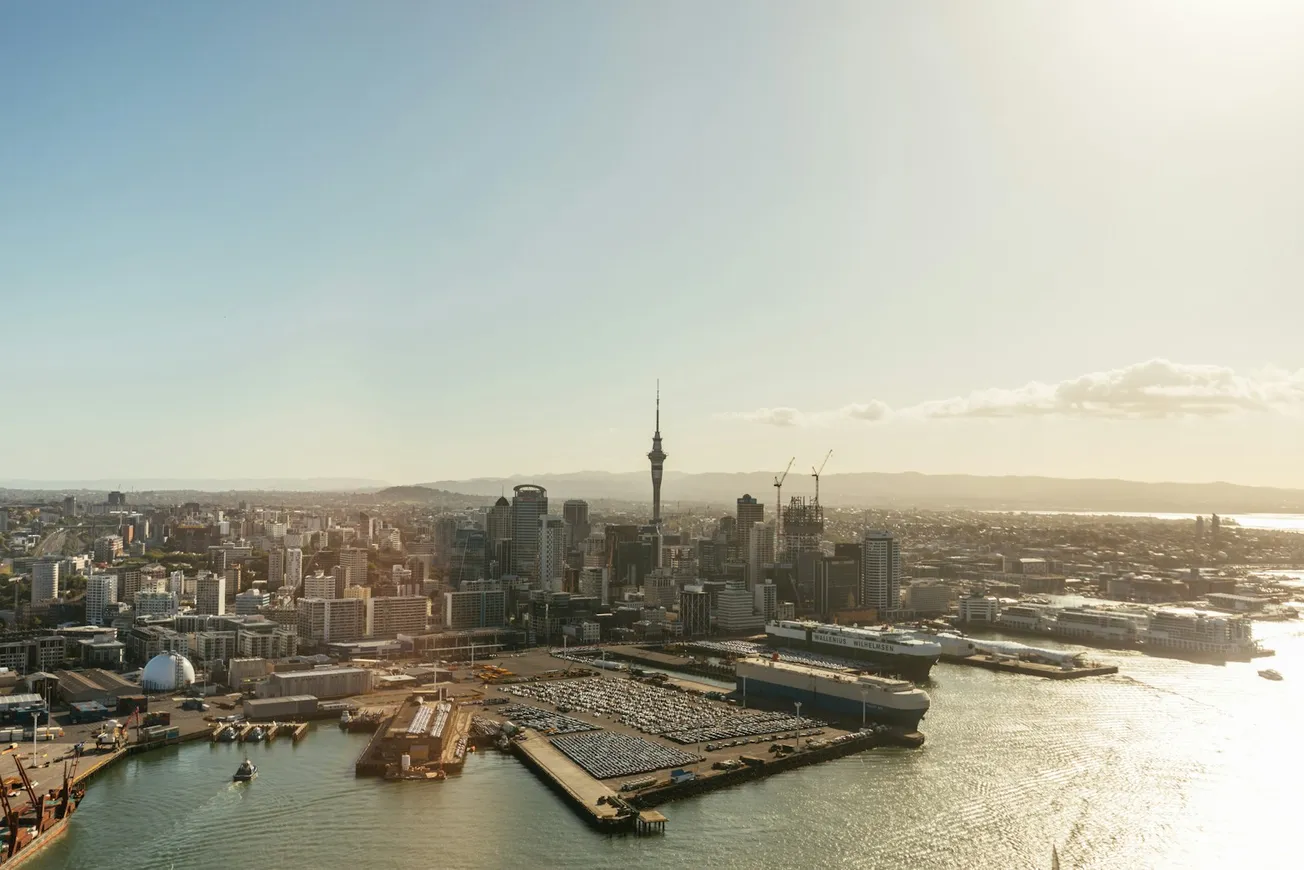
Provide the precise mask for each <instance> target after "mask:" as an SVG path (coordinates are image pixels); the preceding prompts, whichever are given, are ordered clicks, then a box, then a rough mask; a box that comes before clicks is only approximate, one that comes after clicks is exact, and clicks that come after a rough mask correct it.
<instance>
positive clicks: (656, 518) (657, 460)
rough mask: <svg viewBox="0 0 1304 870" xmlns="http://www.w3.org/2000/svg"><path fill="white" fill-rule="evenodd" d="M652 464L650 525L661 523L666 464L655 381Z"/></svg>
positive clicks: (658, 388)
mask: <svg viewBox="0 0 1304 870" xmlns="http://www.w3.org/2000/svg"><path fill="white" fill-rule="evenodd" d="M647 459H648V462H650V463H652V523H653V524H654V525H660V523H661V472H662V470H663V468H664V467H665V463H666V452H665V451H664V450H662V449H661V382H660V381H657V422H656V429H655V430H654V431H653V433H652V450H651V452H649V453H648V455H647Z"/></svg>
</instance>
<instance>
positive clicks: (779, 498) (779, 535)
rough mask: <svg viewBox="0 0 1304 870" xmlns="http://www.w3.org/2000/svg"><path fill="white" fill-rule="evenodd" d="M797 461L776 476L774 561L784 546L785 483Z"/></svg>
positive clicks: (791, 461) (794, 460)
mask: <svg viewBox="0 0 1304 870" xmlns="http://www.w3.org/2000/svg"><path fill="white" fill-rule="evenodd" d="M796 461H797V457H795V456H794V457H792V458H791V459H789V460H788V467H787V468H785V469H784V470H783V474H781V475H776V476H775V478H774V560H775V561H776V562H777V561H778V560H779V550H780V548H781V547H782V546H783V482H784V481H785V480H787V479H788V472H789V471H792V464H793V463H794V462H796Z"/></svg>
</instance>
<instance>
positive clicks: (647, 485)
mask: <svg viewBox="0 0 1304 870" xmlns="http://www.w3.org/2000/svg"><path fill="white" fill-rule="evenodd" d="M519 483H534V484H538V485H539V486H543V487H545V488H546V489H547V490H548V495H549V496H550V497H552V498H559V499H565V498H587V499H607V500H613V501H634V502H648V501H650V500H651V488H652V484H651V481H650V478H649V474H648V472H646V471H639V472H622V473H612V472H603V471H596V472H595V471H581V472H573V473H569V474H538V475H532V476H524V475H522V476H518V477H513V478H498V477H494V478H473V479H470V480H441V481H436V482H433V483H427V484H422V486H424V487H428V488H431V489H443V490H451V491H454V492H459V493H466V494H468V495H480V496H486V497H488V496H497V495H498V494H499V493H500V492H501V491H502V490H503V489H504V488H506V489H507V491H508V492H509V493H510V491H511V488H512V486H513V485H515V484H519ZM773 483H774V473H773V472H747V473H736V474H726V473H718V472H710V473H704V474H687V473H684V472H672V471H667V472H666V475H665V478H664V482H663V483H662V488H661V494H662V495H661V497H662V499H663V500H664V502H665V503H666V504H668V505H673V504H674V503H675V502H681V501H682V502H687V503H692V504H717V505H724V504H732V503H733V502H734V500H736V499H737V498H738V497H739V496H740V495H742V494H743V493H750V494H751V495H752V496H754V497H756V498H757V499H759V500H760V501H762V502H765V503H766V504H773V501H774V486H773ZM813 492H814V481H813V480H812V479H811V477H810V475H809V474H803V475H797V474H792V475H790V476H789V477H788V480H787V483H786V484H785V485H784V496H785V499H786V498H787V497H788V496H793V495H806V496H809V495H811V494H813ZM820 500H821V501H823V502H824V504H826V505H829V506H840V507H895V508H907V507H919V508H929V509H942V508H969V509H983V510H1083V511H1090V510H1097V511H1171V512H1187V513H1196V512H1200V513H1210V512H1218V513H1300V512H1304V490H1298V489H1276V488H1272V487H1257V486H1241V485H1239V484H1232V483H1219V482H1215V483H1143V482H1140V481H1130V480H1107V479H1080V480H1075V479H1065V478H1054V477H1017V476H1009V477H981V476H977V475H968V474H918V473H915V472H905V473H900V474H883V473H877V472H864V473H857V474H826V475H824V476H823V477H821V478H820Z"/></svg>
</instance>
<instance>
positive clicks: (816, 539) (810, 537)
mask: <svg viewBox="0 0 1304 870" xmlns="http://www.w3.org/2000/svg"><path fill="white" fill-rule="evenodd" d="M823 537H824V508H822V507H820V503H819V502H818V501H817V500H815V499H811V500H810V501H807V500H806V498H805V497H804V496H793V497H792V500H791V501H789V502H788V506H787V507H785V508H784V509H783V541H782V545H781V547H780V551H779V559H781V560H782V561H784V562H789V563H795V562H796V561H797V559H798V558H800V556H801V554H802V553H810V552H819V548H820V540H821V539H822V538H823Z"/></svg>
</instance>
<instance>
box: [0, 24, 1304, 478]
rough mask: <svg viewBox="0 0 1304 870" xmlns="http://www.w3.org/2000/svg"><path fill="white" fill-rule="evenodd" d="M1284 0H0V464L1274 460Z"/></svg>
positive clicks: (1302, 143) (1287, 126)
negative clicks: (652, 458) (658, 408)
mask: <svg viewBox="0 0 1304 870" xmlns="http://www.w3.org/2000/svg"><path fill="white" fill-rule="evenodd" d="M1302 37H1304V6H1301V5H1300V4H1298V3H1295V2H1281V3H1268V2H1245V3H1226V2H1207V0H1172V2H1148V0H1092V2H1073V0H1066V2H1059V3H1054V4H1048V3H1042V2H1036V0H1028V2H1016V0H1010V2H1003V3H998V4H977V3H972V2H967V0H956V2H923V0H921V2H912V3H897V2H870V0H852V2H838V0H821V2H820V3H817V4H806V3H792V2H773V0H713V2H711V3H700V2H680V0H667V2H658V3H651V2H630V3H609V2H605V0H593V2H568V0H554V2H549V3H536V2H492V0H491V2H485V3H475V4H468V3H452V2H450V3H443V2H409V0H403V2H383V0H382V2H375V0H373V2H366V3H363V2H328V0H304V2H299V0H280V2H277V3H265V2H241V0H234V2H226V3H221V4H213V3H209V4H201V3H148V2H143V0H138V2H128V0H112V2H111V0H91V2H87V3H81V4H70V3H4V4H0V106H3V107H4V109H3V112H2V113H0V342H3V344H0V347H2V348H3V356H4V359H5V361H6V363H7V365H6V366H5V372H6V374H7V377H6V378H5V383H4V389H3V394H0V395H2V398H0V420H4V425H2V426H0V477H3V478H36V479H49V480H61V479H75V478H117V479H123V480H127V479H131V478H133V477H150V478H159V477H187V478H232V477H241V478H249V477H280V478H284V477H294V476H302V477H320V476H351V477H365V478H371V479H377V480H384V481H389V482H392V483H407V482H417V481H427V480H438V479H455V478H465V477H473V476H497V475H509V474H528V473H545V472H567V471H578V470H589V469H601V470H611V471H627V470H636V469H639V468H644V467H646V463H647V460H646V458H645V454H646V452H647V451H648V449H650V446H651V444H650V439H651V430H652V426H653V402H654V397H655V390H656V382H657V380H658V378H659V379H660V382H661V399H662V403H661V404H662V434H663V436H664V439H665V441H664V447H665V450H666V452H667V453H668V454H669V457H670V458H669V460H668V461H667V468H674V469H676V470H682V471H753V470H767V469H774V470H776V471H777V470H780V469H782V467H783V466H784V465H785V464H786V463H787V461H788V458H789V457H790V456H795V457H796V458H797V467H799V468H804V467H805V466H806V465H811V464H815V463H816V462H818V460H819V459H820V458H821V457H822V456H823V455H824V454H825V453H826V452H827V451H828V450H830V449H832V450H833V451H834V453H833V457H832V459H831V460H830V463H829V466H828V469H827V473H835V472H839V471H842V472H849V471H920V472H929V473H974V474H1044V475H1052V476H1065V477H1121V478H1131V479H1138V480H1182V481H1204V480H1228V481H1233V482H1238V483H1248V484H1265V485H1281V486H1304V461H1301V459H1300V458H1301V452H1300V451H1301V446H1302V445H1304V341H1302V340H1301V328H1302V327H1304V281H1302V279H1304V245H1301V244H1300V235H1299V234H1300V227H1301V225H1302V224H1304V220H1302V219H1304V171H1302V170H1304V165H1302V163H1304V112H1302V111H1300V107H1301V106H1304V53H1301V52H1300V51H1298V46H1299V44H1300V43H1301V39H1302Z"/></svg>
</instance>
